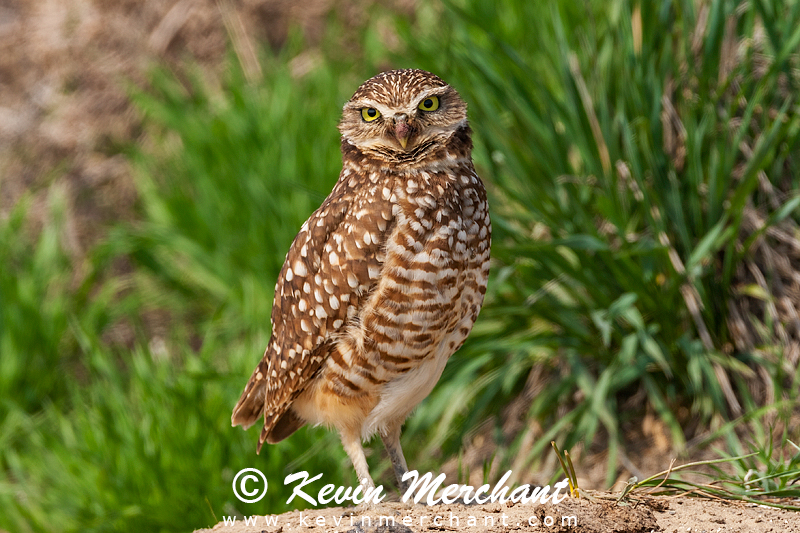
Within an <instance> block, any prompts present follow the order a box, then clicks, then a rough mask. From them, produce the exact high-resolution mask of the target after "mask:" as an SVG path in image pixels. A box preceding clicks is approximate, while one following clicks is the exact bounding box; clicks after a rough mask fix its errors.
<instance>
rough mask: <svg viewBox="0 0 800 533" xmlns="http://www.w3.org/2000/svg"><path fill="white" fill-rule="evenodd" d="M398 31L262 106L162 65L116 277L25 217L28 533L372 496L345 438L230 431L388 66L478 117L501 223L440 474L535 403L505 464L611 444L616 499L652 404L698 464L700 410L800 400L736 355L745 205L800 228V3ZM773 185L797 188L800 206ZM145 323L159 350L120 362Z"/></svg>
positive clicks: (430, 433) (17, 414)
mask: <svg viewBox="0 0 800 533" xmlns="http://www.w3.org/2000/svg"><path fill="white" fill-rule="evenodd" d="M375 17H376V20H377V18H378V17H380V20H381V22H382V24H385V23H386V21H387V20H390V19H388V18H387V14H386V13H385V12H380V11H376V14H375ZM392 20H394V21H393V22H392V25H393V27H394V28H395V29H396V31H397V32H398V34H399V35H400V37H401V43H402V44H401V46H400V48H399V49H398V50H395V51H394V52H393V53H392V54H390V53H389V52H388V51H387V50H386V49H385V48H384V45H383V44H381V43H382V41H381V38H380V35H379V33H378V30H376V28H379V27H381V25H379V24H372V23H371V22H374V21H366V24H365V29H364V33H363V35H362V36H361V37H362V39H361V44H360V47H361V49H362V52H361V53H360V54H356V55H353V54H352V53H351V48H352V47H351V46H345V45H344V44H342V43H341V41H338V40H337V38H336V37H334V35H335V34H336V32H335V31H330V32H329V34H330V35H329V36H328V37H326V40H325V43H326V44H325V47H324V50H323V51H322V52H319V53H318V54H317V53H315V54H313V55H312V56H310V57H311V58H312V60H313V61H314V62H313V63H312V64H313V68H311V69H309V70H308V72H307V73H304V74H297V73H294V74H293V72H292V68H291V62H290V60H291V58H293V57H297V56H298V54H303V53H307V52H305V51H304V47H303V45H302V43H299V42H298V41H297V40H296V39H294V40H291V41H290V43H289V44H288V45H287V47H286V49H285V50H283V51H282V52H280V53H279V54H277V55H272V54H266V55H265V57H264V58H263V62H262V68H263V78H262V79H261V80H260V81H258V82H256V83H253V82H248V81H247V80H246V79H245V76H244V75H243V74H242V72H241V70H240V69H239V68H238V64H237V61H236V58H235V56H231V59H230V61H229V64H230V68H229V71H228V72H227V73H226V74H225V76H224V77H223V80H222V86H221V88H217V89H213V90H212V89H210V87H211V86H212V84H209V83H208V82H206V81H203V78H202V76H201V75H200V73H199V72H195V71H193V70H192V69H191V68H189V69H187V71H186V72H182V73H180V74H176V73H173V72H170V71H168V70H165V69H157V70H155V71H154V72H153V74H152V76H151V78H150V84H149V86H148V87H147V88H140V89H135V90H133V91H132V98H133V100H134V101H135V103H136V105H137V107H138V108H139V109H140V110H141V111H142V113H143V114H144V117H145V118H144V128H145V132H146V135H145V136H144V139H145V141H143V142H142V143H141V144H140V145H137V146H133V147H131V148H130V150H129V153H128V155H129V157H130V159H131V161H132V162H133V164H134V168H135V169H136V183H137V187H138V191H139V198H140V217H139V219H138V220H137V221H136V222H134V223H131V224H125V225H120V226H117V227H114V228H109V231H108V237H107V238H106V239H105V240H104V241H103V242H101V243H100V244H98V246H97V248H96V249H95V250H93V252H92V254H91V255H90V257H89V260H88V264H81V265H75V264H73V261H72V258H71V257H70V255H69V252H68V250H66V249H65V248H64V246H63V245H62V238H61V224H62V223H63V220H64V218H63V217H64V208H63V203H64V202H63V198H62V196H61V195H60V194H59V190H58V189H57V188H54V189H53V191H52V192H51V195H50V206H51V207H50V214H51V216H50V220H49V222H48V224H46V225H45V226H44V228H43V229H42V230H41V231H39V232H34V231H31V230H30V229H29V228H28V225H26V220H27V217H26V212H27V207H28V206H27V203H26V202H22V203H21V204H20V205H18V206H17V207H16V208H15V210H14V211H13V212H12V213H11V215H10V216H9V217H8V218H7V219H4V220H0V260H1V261H2V264H3V265H4V267H3V268H2V269H0V319H2V320H0V328H2V329H0V472H2V473H0V509H2V511H3V512H2V513H0V528H2V529H7V530H9V531H54V530H59V531H130V530H135V531H185V530H188V529H190V528H194V527H203V526H208V525H211V524H213V523H215V522H216V521H219V520H221V518H222V515H231V514H237V513H238V514H240V515H241V514H243V513H244V514H254V513H260V514H264V513H271V512H282V511H285V510H287V509H286V506H285V503H284V502H285V500H286V498H287V497H288V492H287V491H285V489H283V488H282V487H281V485H282V480H283V477H284V476H285V475H286V474H287V473H290V472H295V471H298V470H307V471H309V472H312V473H316V472H324V473H325V482H329V483H336V484H345V485H350V484H352V481H353V480H352V477H353V476H352V470H351V467H350V465H349V462H348V461H347V459H346V456H345V455H344V452H343V451H342V450H341V446H340V445H339V444H338V442H337V438H336V436H335V435H333V434H331V433H330V432H327V431H325V430H324V429H313V428H307V429H304V430H302V431H301V432H299V433H298V434H297V435H295V436H293V437H292V438H291V439H288V440H287V441H284V442H282V443H281V444H280V445H277V446H267V447H265V448H264V450H263V451H262V454H261V456H256V455H255V454H254V451H255V444H256V434H257V432H256V431H255V430H251V431H250V432H247V433H245V432H242V431H241V430H238V429H232V428H231V427H230V411H231V408H232V406H233V404H234V403H235V401H236V399H237V398H238V395H239V393H240V391H241V388H242V387H243V385H244V383H245V380H246V378H247V377H248V376H249V374H250V372H251V371H252V368H253V366H254V365H255V363H256V361H257V359H258V356H259V355H260V353H261V352H262V350H263V348H264V346H265V344H266V342H267V339H268V336H269V329H268V328H269V326H268V325H269V315H270V311H271V303H272V291H273V285H274V281H275V277H276V276H277V273H278V270H279V268H280V266H281V264H282V261H283V258H284V255H285V253H286V250H287V249H288V246H289V244H290V243H291V240H292V238H293V237H294V235H295V233H296V231H297V229H298V228H299V227H300V225H301V224H302V222H303V221H304V220H305V219H306V218H307V216H308V215H309V214H310V213H311V212H312V211H313V210H314V209H315V208H316V207H317V206H318V205H319V204H320V202H321V201H322V200H323V199H324V197H325V196H326V195H327V193H328V192H329V191H330V189H331V187H332V186H333V183H334V182H335V180H336V176H337V175H338V170H339V168H340V155H339V151H338V145H339V137H338V132H337V130H336V123H337V120H338V118H339V110H340V109H341V105H342V104H343V102H344V101H346V100H347V98H349V96H350V94H352V92H353V90H354V89H355V88H356V87H357V85H358V84H359V83H360V82H361V81H362V80H364V79H366V78H367V77H369V76H370V75H372V74H374V73H375V72H376V70H377V67H376V65H385V64H387V62H389V63H392V64H395V65H396V66H398V67H409V66H415V67H420V68H426V69H428V70H431V71H433V72H435V73H437V74H439V75H440V76H442V77H443V78H444V79H446V80H448V82H450V83H452V84H453V85H454V86H455V87H456V88H457V89H458V90H459V91H460V92H461V93H462V95H463V96H464V97H465V98H466V100H467V101H468V102H469V105H470V119H471V123H472V126H473V129H474V130H475V136H474V137H475V141H476V150H475V159H476V163H477V165H478V167H479V169H480V173H481V174H482V176H483V177H484V178H485V181H486V182H487V184H488V185H489V187H490V193H491V202H492V204H491V205H492V209H493V221H494V228H495V237H494V245H493V257H494V258H495V268H494V270H493V273H492V279H491V281H490V292H489V294H488V295H487V303H486V306H485V308H484V311H483V312H482V315H481V318H480V320H479V321H478V323H477V324H476V327H475V330H474V332H473V335H472V336H471V337H470V339H469V341H468V343H467V345H466V346H465V347H464V348H463V349H462V350H461V352H460V353H459V354H458V355H456V356H455V357H454V358H453V360H452V361H451V363H450V364H449V365H448V367H447V369H446V371H445V376H444V378H443V380H442V382H441V383H440V384H439V385H438V386H437V388H436V389H435V390H434V392H433V394H432V395H431V397H430V398H429V399H428V400H427V401H426V402H425V403H424V404H423V405H422V406H421V407H420V409H419V410H418V412H417V413H416V414H415V415H414V416H413V417H412V418H411V419H410V420H409V423H408V424H407V426H408V427H407V430H406V433H405V437H404V445H405V446H406V448H407V455H408V456H409V462H410V463H412V464H413V465H414V467H416V468H419V469H421V470H426V469H439V468H440V466H441V464H442V462H443V461H444V460H446V459H448V458H451V457H454V456H456V455H457V454H458V453H459V451H460V450H461V449H462V448H463V446H464V444H465V443H466V442H467V441H468V439H469V437H470V435H471V434H472V433H471V432H473V431H474V430H475V428H476V427H478V425H479V424H481V423H482V422H483V421H484V420H486V418H487V417H490V416H495V417H499V416H500V415H501V413H502V411H503V407H504V406H506V405H508V404H510V403H512V402H515V401H517V402H519V401H520V400H521V401H522V402H523V405H524V409H523V411H522V414H521V415H518V416H521V417H522V426H521V427H522V429H521V430H519V431H518V432H516V433H514V434H511V435H509V434H506V433H503V432H502V431H501V430H500V429H498V430H497V431H496V432H495V433H494V434H493V436H494V437H495V440H496V444H497V446H498V448H497V458H498V459H499V460H500V461H501V462H502V463H504V464H512V463H514V464H516V465H517V466H520V467H521V468H522V467H529V466H531V465H535V464H536V460H537V459H539V458H541V456H542V455H544V453H545V451H546V449H545V447H546V446H547V445H548V444H549V441H550V440H551V439H556V440H558V441H559V442H560V444H561V447H562V449H569V448H570V447H572V446H574V445H575V444H577V443H579V442H584V443H586V444H587V445H588V444H590V443H592V442H593V441H595V440H597V439H601V440H602V441H603V442H604V443H605V444H606V445H607V446H608V447H609V450H610V453H609V463H608V464H609V469H608V472H609V479H613V477H614V476H615V473H616V470H615V469H616V457H615V453H616V451H617V449H618V447H619V446H620V445H621V443H622V429H621V428H622V427H623V424H625V423H626V421H627V420H628V419H629V418H628V417H633V416H640V415H641V413H642V412H643V408H645V407H646V408H647V409H651V410H652V411H654V412H655V413H657V415H658V416H659V417H660V418H661V419H662V420H663V421H664V422H665V423H666V424H667V425H668V426H669V427H670V429H671V431H672V435H673V440H674V441H675V444H676V445H677V446H679V447H680V446H682V445H683V443H684V439H685V435H684V430H683V427H684V425H685V423H686V420H687V419H686V415H685V414H680V413H681V412H682V410H683V411H687V412H688V413H689V414H690V416H691V418H692V419H693V420H694V421H695V422H694V423H702V424H708V423H710V422H714V423H718V422H719V421H721V420H723V419H730V418H731V414H732V411H731V406H730V405H729V399H728V398H727V397H726V391H725V390H724V388H725V384H724V380H723V381H722V382H721V381H720V376H721V375H723V373H724V375H725V376H728V382H729V384H730V387H731V388H732V390H734V392H735V394H736V397H737V398H738V401H740V402H742V404H743V405H745V407H746V408H749V407H752V405H753V403H754V401H755V400H754V399H753V398H752V397H751V396H750V393H749V392H748V390H747V387H746V380H747V378H749V377H750V374H751V371H750V370H749V368H750V367H751V366H753V365H762V366H763V367H764V368H766V369H767V371H768V374H769V375H770V376H773V377H774V379H773V380H772V382H771V386H773V387H774V388H775V391H774V392H775V396H776V397H777V398H779V399H789V400H792V399H796V398H797V393H798V386H799V385H798V384H799V383H800V377H798V373H797V372H798V371H797V369H796V368H787V366H786V363H785V360H784V359H783V358H782V357H781V355H780V354H779V356H777V357H776V358H772V359H766V358H765V357H764V356H763V355H762V354H763V353H764V352H763V351H753V352H752V353H750V352H734V353H728V352H729V351H728V352H726V351H724V349H723V348H724V347H725V346H726V345H729V344H730V343H731V332H730V331H728V325H727V320H726V317H727V305H728V301H729V298H730V297H731V296H732V295H733V289H732V280H733V278H734V274H735V272H736V267H737V265H738V264H740V263H741V261H742V260H743V258H744V257H745V256H746V254H747V247H746V246H742V245H741V236H742V234H743V231H742V227H741V224H742V211H743V209H744V207H745V206H746V205H751V204H752V205H757V206H759V207H761V206H763V210H764V215H765V220H766V221H767V225H772V224H777V223H778V222H780V220H781V219H783V218H785V217H794V218H795V219H796V218H797V217H798V210H797V206H798V203H800V200H798V196H797V194H796V192H794V191H796V190H797V189H798V184H797V179H798V176H799V175H800V174H798V168H797V165H798V156H800V153H798V135H797V133H798V130H799V129H800V118H799V117H800V115H798V113H797V101H796V94H797V91H796V88H797V82H798V79H797V70H796V69H797V67H798V65H797V55H796V51H797V47H798V42H799V41H800V29H798V28H800V7H798V4H792V5H786V6H783V8H781V9H780V10H778V9H777V8H775V7H773V6H771V4H767V3H764V2H761V1H755V2H733V1H722V0H719V1H712V2H701V3H696V2H689V1H679V0H675V1H663V2H658V3H631V2H624V1H621V0H620V1H615V2H599V1H596V2H592V1H587V2H584V3H579V4H576V3H574V2H557V1H553V2H522V1H512V0H505V1H500V2H496V3H486V2H480V1H477V0H463V1H458V2H452V3H451V2H447V3H445V4H444V5H442V4H430V5H420V6H418V11H417V14H416V16H415V19H414V21H413V23H412V22H411V21H409V20H405V19H400V18H397V19H392ZM731 43H734V44H737V47H735V52H736V55H735V61H733V62H731V60H730V59H731V56H730V50H729V48H727V47H728V46H729V45H730V44H731ZM350 44H352V43H350ZM726 50H727V51H726ZM313 58H318V59H313ZM764 175H765V176H767V178H768V179H770V180H772V181H773V185H774V186H775V187H776V188H777V189H779V190H781V191H791V192H789V193H787V194H785V195H783V196H781V198H780V203H779V205H777V206H774V205H772V204H770V203H768V202H766V201H765V199H764V198H763V197H761V194H762V192H761V191H760V189H759V188H758V179H759V176H764ZM765 231H766V226H765V227H764V228H762V229H761V230H760V233H761V234H763V233H764V232H765ZM693 306H695V307H696V309H697V310H696V311H693ZM154 324H155V326H158V327H155V328H154ZM123 326H124V327H127V328H130V329H132V330H133V331H134V337H135V340H133V341H132V342H131V343H130V345H120V344H119V343H113V342H110V341H109V338H110V337H111V336H112V335H111V333H112V332H113V331H114V330H115V328H119V327H123ZM765 327H767V328H768V325H766V326H765ZM154 330H157V331H158V332H159V333H158V335H155V336H154V335H153V334H152V332H153V331H154ZM776 345H777V341H776ZM778 351H779V350H778ZM537 380H538V381H537ZM532 384H533V385H535V386H533V388H532ZM631 402H633V403H631ZM787 404H789V405H791V402H783V404H782V405H787ZM632 405H633V407H636V409H630V408H631V406H632ZM626 409H630V413H631V414H628V415H626V414H625V411H626ZM733 414H735V413H733ZM698 421H699V422H698ZM500 425H501V420H499V419H498V420H497V424H496V427H497V428H500ZM726 427H728V426H726ZM540 428H543V429H540ZM729 429H730V430H731V431H733V430H734V429H735V424H734V425H732V426H729ZM785 438H797V435H785ZM737 442H738V441H737ZM378 449H379V446H377V447H376V451H378ZM440 450H441V451H440ZM770 453H771V450H770ZM381 457H382V455H381V454H380V453H375V454H373V457H371V458H370V462H371V463H372V464H373V468H377V469H378V470H380V469H381V468H383V469H384V471H385V469H386V464H385V463H386V462H385V461H382V460H381ZM765 461H769V459H768V458H767V459H765ZM245 467H257V468H260V469H261V470H262V471H264V472H265V473H266V474H267V477H268V478H269V479H270V482H271V489H270V490H269V491H268V493H267V498H266V499H265V500H262V501H261V502H260V503H258V504H253V505H245V504H242V503H240V502H239V501H238V500H236V499H235V498H234V497H233V494H232V491H231V485H230V484H231V480H232V478H233V475H234V474H235V473H236V472H237V471H238V470H240V469H241V468H245ZM385 474H386V475H385V476H383V477H386V479H387V484H391V483H392V481H391V475H390V472H385ZM295 504H297V502H293V503H292V505H295Z"/></svg>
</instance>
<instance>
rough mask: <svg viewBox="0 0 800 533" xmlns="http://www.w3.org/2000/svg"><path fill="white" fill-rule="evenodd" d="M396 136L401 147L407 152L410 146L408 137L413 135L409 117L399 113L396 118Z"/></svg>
mask: <svg viewBox="0 0 800 533" xmlns="http://www.w3.org/2000/svg"><path fill="white" fill-rule="evenodd" d="M393 118H394V136H395V138H396V139H397V142H399V143H400V146H402V147H403V149H404V150H405V148H406V146H407V145H408V137H409V135H410V134H411V126H409V125H408V115H406V114H405V113H399V114H397V115H395V116H394V117H393Z"/></svg>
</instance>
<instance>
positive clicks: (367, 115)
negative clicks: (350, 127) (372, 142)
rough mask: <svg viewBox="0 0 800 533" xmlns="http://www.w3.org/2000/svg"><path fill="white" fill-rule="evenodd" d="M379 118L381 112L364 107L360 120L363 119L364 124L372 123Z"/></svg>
mask: <svg viewBox="0 0 800 533" xmlns="http://www.w3.org/2000/svg"><path fill="white" fill-rule="evenodd" d="M380 116H381V112H380V111H378V110H377V109H375V108H374V107H365V108H364V109H362V110H361V118H363V119H364V122H372V121H373V120H375V119H377V118H378V117H380Z"/></svg>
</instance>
